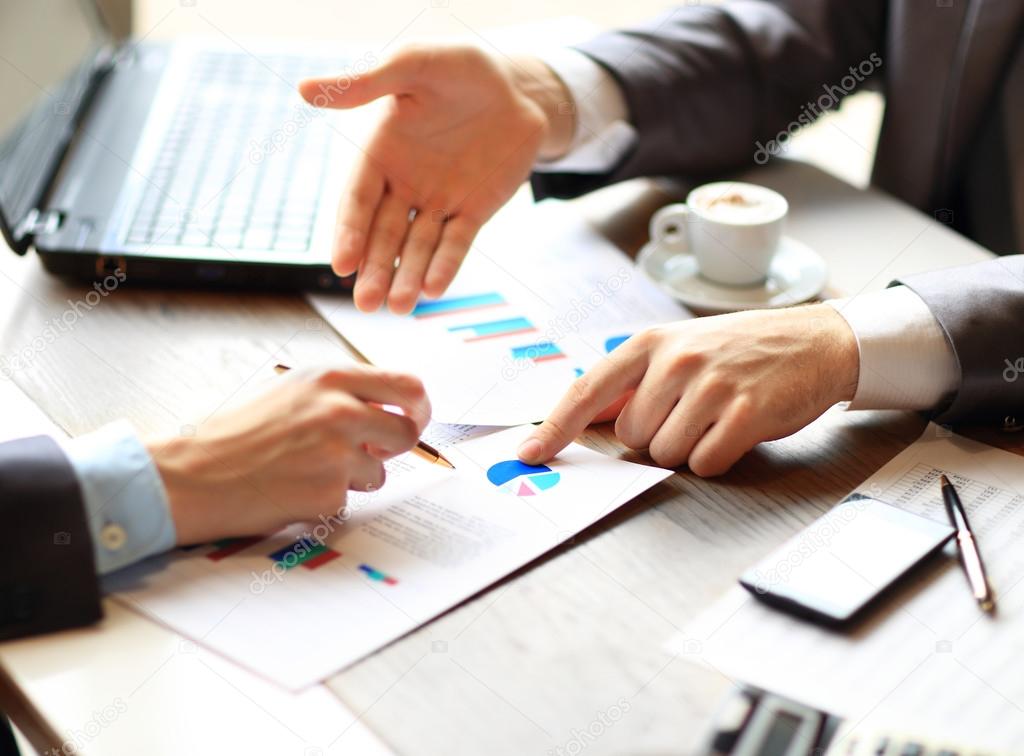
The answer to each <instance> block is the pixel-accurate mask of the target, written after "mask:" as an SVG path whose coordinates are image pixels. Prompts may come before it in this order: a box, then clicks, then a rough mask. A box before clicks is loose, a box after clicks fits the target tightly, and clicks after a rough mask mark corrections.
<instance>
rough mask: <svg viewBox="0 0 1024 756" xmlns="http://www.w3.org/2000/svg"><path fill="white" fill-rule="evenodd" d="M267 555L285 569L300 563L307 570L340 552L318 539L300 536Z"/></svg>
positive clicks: (329, 559)
mask: <svg viewBox="0 0 1024 756" xmlns="http://www.w3.org/2000/svg"><path fill="white" fill-rule="evenodd" d="M268 556H269V557H270V558H271V559H273V560H274V561H275V562H277V563H278V564H280V565H281V566H282V567H284V568H285V569H286V570H290V569H291V568H292V567H295V566H297V565H300V564H301V565H302V566H303V567H305V568H306V569H307V570H315V569H317V568H318V567H323V566H324V565H325V564H327V563H328V562H330V561H332V560H334V559H337V558H338V557H340V556H341V554H340V553H339V552H337V551H335V550H334V549H330V548H328V547H327V546H325V545H324V544H322V543H320V542H319V541H314V540H311V539H309V538H300V539H299V540H297V541H296V542H295V543H292V544H289V545H288V546H286V547H284V548H283V549H278V550H277V551H275V552H274V553H273V554H269V555H268Z"/></svg>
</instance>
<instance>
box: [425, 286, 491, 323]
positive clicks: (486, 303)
mask: <svg viewBox="0 0 1024 756" xmlns="http://www.w3.org/2000/svg"><path fill="white" fill-rule="evenodd" d="M500 304H505V297H503V296H501V294H499V293H498V292H496V291H491V292H488V293H486V294H470V295H468V296H464V297H448V298H446V299H433V300H429V301H426V302H420V303H419V304H418V305H416V307H415V308H413V311H412V316H413V317H414V318H425V317H429V316H431V315H445V314H448V313H452V312H459V311H460V310H475V309H476V308H478V307H491V306H493V305H500Z"/></svg>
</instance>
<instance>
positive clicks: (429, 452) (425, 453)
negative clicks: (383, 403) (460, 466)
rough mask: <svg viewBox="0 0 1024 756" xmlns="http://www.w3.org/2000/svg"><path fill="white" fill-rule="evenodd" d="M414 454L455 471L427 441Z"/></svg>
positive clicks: (279, 368)
mask: <svg viewBox="0 0 1024 756" xmlns="http://www.w3.org/2000/svg"><path fill="white" fill-rule="evenodd" d="M289 370H291V368H290V367H288V366H287V365H282V364H281V363H278V364H276V365H274V372H275V373H277V374H278V375H280V374H282V373H287V372H288V371H289ZM412 453H413V454H415V455H416V456H417V457H420V458H421V459H425V460H427V462H430V463H431V464H435V465H441V466H442V467H447V468H449V469H451V470H454V469H455V465H453V464H452V463H451V462H450V461H449V460H448V459H447V458H446V457H445V456H444V455H443V454H441V452H439V451H438V450H437V449H435V448H434V447H433V446H431V445H430V444H428V443H427V442H426V441H417V442H416V446H414V447H412Z"/></svg>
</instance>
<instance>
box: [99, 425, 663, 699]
mask: <svg viewBox="0 0 1024 756" xmlns="http://www.w3.org/2000/svg"><path fill="white" fill-rule="evenodd" d="M530 430H531V427H530V426H525V427H517V428H510V429H505V430H503V431H501V432H498V433H494V434H490V435H485V436H480V437H476V438H473V439H470V440H467V441H464V442H461V443H459V444H457V445H455V446H452V447H447V448H446V455H447V456H448V457H449V459H451V460H452V461H453V462H454V463H455V466H456V470H449V469H447V468H445V467H441V466H439V465H431V464H428V463H423V462H422V461H415V460H418V458H414V459H413V460H409V459H403V460H402V464H401V469H400V470H392V469H391V468H389V480H388V483H387V485H385V486H384V487H383V488H382V489H381V490H380V491H378V492H375V493H373V494H362V495H354V496H353V498H352V500H351V502H350V505H349V507H348V509H347V510H346V511H345V513H344V515H343V516H341V517H336V518H323V519H322V520H321V521H320V522H318V523H313V524H310V525H309V526H306V527H302V526H295V527H293V528H290V529H289V530H287V531H284V532H282V533H278V534H275V535H273V536H270V537H267V538H251V539H238V540H231V541H224V542H220V543H217V544H212V545H209V546H200V547H197V548H193V549H189V550H179V551H177V552H174V553H172V554H168V555H166V556H164V557H159V558H156V559H153V560H150V561H148V562H146V563H143V564H141V565H139V566H137V567H135V568H130V569H128V570H124V571H122V572H120V573H117V574H116V575H114V576H112V577H111V578H110V579H108V581H107V584H106V587H107V588H108V589H109V590H111V591H113V594H114V597H115V598H116V599H118V600H120V601H123V602H125V603H126V604H128V605H129V606H131V607H134V608H136V609H138V610H140V611H142V612H144V613H145V614H147V615H149V616H151V617H153V618H154V619H156V620H157V621H159V622H162V623H164V624H165V625H167V626H169V627H171V628H172V629H174V630H176V631H178V632H180V633H181V634H183V635H186V636H188V637H190V638H192V639H194V640H195V641H196V642H197V643H201V644H203V645H205V646H207V647H208V648H211V649H213V650H215V651H217V652H219V653H221V654H223V655H224V656H226V657H228V658H231V659H233V660H234V661H236V662H238V663H239V664H241V665H243V666H245V667H247V668H249V669H251V670H253V671H255V672H257V673H258V674H261V675H262V676H264V677H267V678H269V679H271V680H274V681H276V682H278V683H280V684H281V685H283V686H285V687H288V688H291V689H299V688H303V687H305V686H307V685H309V684H311V683H314V682H316V681H318V680H322V679H324V678H326V677H328V676H329V675H331V674H332V673H334V672H337V671H338V670H340V669H342V668H343V667H345V666H347V665H349V664H352V663H353V662H355V661H357V660H359V659H361V658H362V657H364V656H366V655H367V654H370V653H372V652H374V651H376V650H377V649H379V648H381V647H382V646H385V645H387V644H388V643H390V642H391V641H393V640H394V639H396V638H398V637H400V636H402V635H404V634H406V633H408V632H409V631H411V630H413V629H414V628H416V627H418V626H419V625H421V624H423V623H424V622H427V621H428V620H430V619H432V618H433V617H435V616H437V615H438V614H440V613H442V612H444V611H446V610H447V609H450V608H451V607H452V606H455V605H456V604H458V603H459V602H461V601H463V600H464V599H466V598H468V597H470V596H472V595H473V594H475V593H477V592H479V591H481V590H482V589H484V588H486V587H487V586H488V585H490V584H491V583H493V582H495V581H496V580H498V579H500V578H502V577H504V576H505V575H507V574H509V573H510V572H512V571H514V570H516V569H518V568H519V567H521V566H523V565H524V564H526V563H528V562H530V561H531V560H533V559H535V558H536V557H538V556H540V555H541V554H543V553H544V552H546V551H548V550H550V549H552V548H554V547H555V546H557V545H558V544H560V543H561V542H563V541H565V540H567V539H568V538H571V537H572V536H573V535H575V534H576V533H578V532H579V531H580V530H582V529H583V528H585V527H587V526H588V525H590V524H592V523H593V522H595V521H596V520H598V519H600V518H601V517H603V516H604V515H606V514H608V513H609V512H611V511H612V510H614V509H615V508H616V507H618V506H620V505H621V504H624V503H625V502H627V501H629V500H630V499H632V498H633V497H635V496H637V495H638V494H640V493H641V492H643V491H644V490H646V489H647V488H650V487H651V486H653V485H654V484H656V483H657V482H658V481H660V480H663V479H664V478H666V477H668V476H669V475H670V474H671V473H670V471H667V470H661V469H659V468H654V467H647V466H644V465H637V464H632V463H628V462H623V461H621V460H616V459H614V458H611V457H607V456H604V455H602V454H598V453H596V452H592V451H590V450H588V449H586V448H584V447H582V446H578V445H575V444H574V445H572V446H570V447H569V448H567V449H566V450H565V451H564V452H563V453H562V454H560V455H559V457H558V459H557V460H555V461H553V462H551V463H550V465H548V466H543V467H538V468H528V467H524V466H520V465H519V464H518V463H517V462H515V460H514V455H515V449H516V447H517V445H518V443H519V442H520V441H521V440H522V439H523V438H525V436H526V434H528V433H529V432H530ZM396 473H397V474H396Z"/></svg>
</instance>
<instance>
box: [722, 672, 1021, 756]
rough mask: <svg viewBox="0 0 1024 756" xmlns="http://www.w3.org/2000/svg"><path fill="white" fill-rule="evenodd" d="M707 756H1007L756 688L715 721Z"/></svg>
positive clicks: (737, 692)
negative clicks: (848, 718)
mask: <svg viewBox="0 0 1024 756" xmlns="http://www.w3.org/2000/svg"><path fill="white" fill-rule="evenodd" d="M706 755H707V756H1009V754H1008V753H1006V754H1004V753H999V752H996V751H991V750H979V749H976V748H970V747H965V746H964V745H961V744H952V743H944V742H936V741H935V740H934V739H933V738H930V737H925V736H920V737H917V736H914V735H907V734H901V733H896V732H890V731H884V732H878V731H871V732H865V731H864V730H863V728H855V725H854V724H850V725H847V724H845V723H844V722H843V719H842V718H841V717H837V716H835V715H833V714H829V713H828V712H825V711H821V710H819V709H814V708H812V707H810V706H806V705H804V704H801V703H799V702H797V701H793V700H791V699H789V698H784V697H783V696H779V695H776V694H775V693H771V692H769V691H765V690H761V689H759V688H755V687H752V686H744V687H742V688H738V689H734V690H733V692H732V693H730V694H729V696H728V697H727V698H726V699H725V701H723V703H722V705H721V706H720V708H719V711H718V714H717V716H716V717H715V723H714V729H713V732H712V735H711V739H710V743H709V744H708V748H707V750H706Z"/></svg>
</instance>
